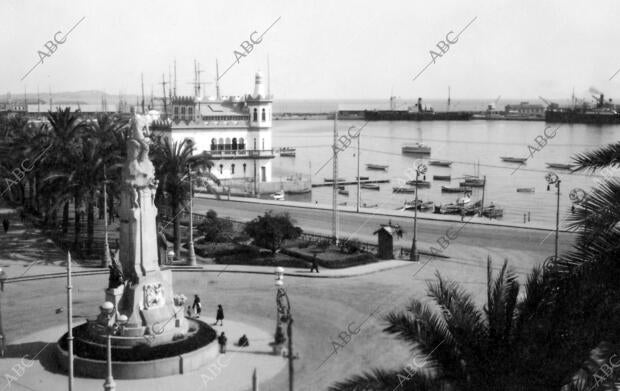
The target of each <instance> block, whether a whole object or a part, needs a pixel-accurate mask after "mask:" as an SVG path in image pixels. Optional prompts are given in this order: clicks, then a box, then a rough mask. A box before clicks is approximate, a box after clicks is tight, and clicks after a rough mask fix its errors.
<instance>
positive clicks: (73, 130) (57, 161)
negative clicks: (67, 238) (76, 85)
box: [41, 107, 85, 233]
mask: <svg viewBox="0 0 620 391" xmlns="http://www.w3.org/2000/svg"><path fill="white" fill-rule="evenodd" d="M47 120H48V121H49V123H50V129H49V132H46V133H45V134H43V135H41V141H42V143H43V144H44V145H51V149H50V153H48V154H47V155H46V156H44V157H43V159H42V163H44V165H45V166H47V167H53V169H54V171H55V172H56V173H58V172H65V173H67V172H70V171H71V170H72V168H73V167H74V166H75V160H76V157H77V156H78V155H79V153H80V152H79V150H80V148H81V147H82V145H81V144H82V139H81V135H82V132H83V131H84V126H85V123H83V122H82V120H81V118H80V111H79V110H77V111H75V112H71V109H70V108H69V107H67V108H65V109H64V110H61V109H60V108H58V109H57V111H55V112H54V111H51V110H50V111H49V112H48V114H47ZM53 183H54V184H52V183H48V184H47V185H48V188H47V189H48V194H50V195H51V197H52V198H53V199H54V200H55V201H58V200H59V199H60V198H62V199H63V200H64V202H63V203H58V202H54V203H53V207H52V210H57V209H58V208H59V206H60V205H62V207H63V213H62V226H63V233H66V232H67V227H68V226H69V203H70V200H71V198H67V197H63V196H62V193H64V192H65V190H66V189H65V188H64V187H63V186H59V183H58V182H57V181H55V182H53ZM49 186H51V187H49ZM75 208H76V210H77V208H78V205H75ZM77 225H79V220H78V219H76V226H77Z"/></svg>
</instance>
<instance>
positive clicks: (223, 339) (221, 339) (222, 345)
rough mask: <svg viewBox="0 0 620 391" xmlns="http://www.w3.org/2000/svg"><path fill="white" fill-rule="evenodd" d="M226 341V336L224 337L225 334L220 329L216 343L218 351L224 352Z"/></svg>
mask: <svg viewBox="0 0 620 391" xmlns="http://www.w3.org/2000/svg"><path fill="white" fill-rule="evenodd" d="M226 342H228V338H226V335H225V334H224V332H223V331H222V334H220V336H219V337H217V343H218V344H219V345H220V353H222V354H224V353H226Z"/></svg>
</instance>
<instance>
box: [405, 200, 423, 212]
mask: <svg viewBox="0 0 620 391" xmlns="http://www.w3.org/2000/svg"><path fill="white" fill-rule="evenodd" d="M420 205H422V200H418V202H417V203H416V202H415V201H405V203H404V204H403V210H414V209H420Z"/></svg>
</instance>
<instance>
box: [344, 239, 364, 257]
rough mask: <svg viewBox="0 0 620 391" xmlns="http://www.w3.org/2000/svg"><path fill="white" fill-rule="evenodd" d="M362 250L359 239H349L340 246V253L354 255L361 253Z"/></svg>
mask: <svg viewBox="0 0 620 391" xmlns="http://www.w3.org/2000/svg"><path fill="white" fill-rule="evenodd" d="M361 249H362V244H361V243H360V241H359V240H357V239H349V240H346V241H344V242H342V243H341V244H340V251H342V252H344V253H347V254H353V253H356V252H359V251H360V250H361Z"/></svg>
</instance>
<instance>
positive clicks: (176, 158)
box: [151, 137, 220, 258]
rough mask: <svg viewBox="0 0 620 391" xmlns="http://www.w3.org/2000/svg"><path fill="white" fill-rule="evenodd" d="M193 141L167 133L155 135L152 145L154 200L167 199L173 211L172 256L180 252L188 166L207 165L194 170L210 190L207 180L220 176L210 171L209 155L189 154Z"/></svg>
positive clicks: (217, 180)
mask: <svg viewBox="0 0 620 391" xmlns="http://www.w3.org/2000/svg"><path fill="white" fill-rule="evenodd" d="M193 151H194V144H193V142H192V141H191V140H189V139H185V140H183V141H181V142H173V141H171V139H170V138H168V137H154V143H153V147H152V148H151V154H152V160H153V163H154V166H155V176H156V177H157V179H158V180H159V188H158V190H157V200H158V203H159V204H162V203H166V204H167V205H168V206H169V207H170V210H171V212H172V219H173V222H174V228H173V230H174V252H175V257H176V258H179V257H180V254H181V234H180V232H181V219H180V217H179V215H180V213H181V212H182V211H183V210H184V208H185V205H184V204H185V201H186V200H188V199H189V194H190V193H189V190H190V187H189V183H188V181H187V179H188V176H187V174H188V169H190V167H191V168H198V169H200V168H206V169H207V171H204V170H200V171H197V172H196V174H198V176H202V177H203V178H205V179H206V180H205V182H204V184H205V185H206V186H207V188H208V189H209V190H210V191H213V192H215V191H214V189H213V188H212V187H211V185H210V184H209V181H212V182H215V183H216V184H219V183H220V181H219V179H218V178H217V177H216V176H215V175H213V174H212V173H211V172H210V169H211V168H212V167H213V162H212V161H211V155H209V154H208V153H206V152H203V153H202V154H200V155H192V153H193Z"/></svg>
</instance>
